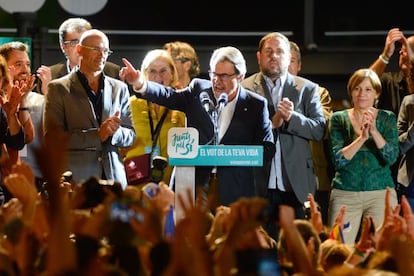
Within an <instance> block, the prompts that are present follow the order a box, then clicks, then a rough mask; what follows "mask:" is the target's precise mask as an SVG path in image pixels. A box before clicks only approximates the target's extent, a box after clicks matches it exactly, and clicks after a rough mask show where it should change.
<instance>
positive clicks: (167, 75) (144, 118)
mask: <svg viewBox="0 0 414 276" xmlns="http://www.w3.org/2000/svg"><path fill="white" fill-rule="evenodd" d="M141 72H142V74H143V78H144V79H145V80H149V81H154V82H157V83H160V84H162V85H165V86H171V87H176V85H177V84H178V74H177V70H176V68H175V65H174V60H173V59H172V58H171V55H170V54H169V53H168V52H167V51H165V50H162V49H154V50H151V51H149V52H148V53H147V54H146V56H145V57H144V60H143V61H142V64H141ZM130 106H131V112H132V120H133V124H134V128H135V132H136V133H137V137H136V139H135V142H134V144H133V145H132V146H131V147H129V148H128V149H127V150H126V151H125V158H130V157H133V156H139V155H142V154H145V153H150V152H151V151H152V157H155V156H162V157H165V158H168V156H167V138H168V136H167V134H168V130H169V129H170V128H172V127H183V126H185V115H184V113H183V112H180V111H176V110H168V109H167V108H165V107H163V106H160V105H158V104H155V103H151V102H149V101H147V100H145V99H142V98H138V97H136V96H135V95H134V96H131V97H130ZM164 113H166V116H165V118H164V120H163V121H162V122H161V123H160V121H161V118H162V117H163V114H164ZM159 124H160V128H159V129H160V130H159V135H158V137H156V136H157V135H154V131H155V130H156V129H157V126H158V125H159ZM153 139H155V140H156V141H155V143H154V147H153ZM171 173H172V167H171V166H167V167H166V168H165V170H164V173H163V175H162V176H160V177H162V179H161V180H162V181H164V182H165V183H167V184H168V183H169V182H170V178H171Z"/></svg>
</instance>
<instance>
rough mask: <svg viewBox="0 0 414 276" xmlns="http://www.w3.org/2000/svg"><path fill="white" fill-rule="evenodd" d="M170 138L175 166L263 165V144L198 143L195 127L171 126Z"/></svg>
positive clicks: (169, 148) (169, 149) (171, 162)
mask: <svg viewBox="0 0 414 276" xmlns="http://www.w3.org/2000/svg"><path fill="white" fill-rule="evenodd" d="M168 138H169V140H168V157H169V164H170V165H173V166H249V167H260V166H263V146H245V145H242V146H234V145H214V146H213V145H198V131H197V129H195V128H171V129H170V130H169V132H168Z"/></svg>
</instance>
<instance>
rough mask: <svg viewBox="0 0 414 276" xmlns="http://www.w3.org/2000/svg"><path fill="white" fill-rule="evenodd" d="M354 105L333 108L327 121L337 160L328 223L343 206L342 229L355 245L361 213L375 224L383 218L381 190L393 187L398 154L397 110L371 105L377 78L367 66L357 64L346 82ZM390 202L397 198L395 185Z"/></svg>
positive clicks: (376, 92)
mask: <svg viewBox="0 0 414 276" xmlns="http://www.w3.org/2000/svg"><path fill="white" fill-rule="evenodd" d="M347 90H348V95H349V97H350V99H351V103H352V108H349V109H346V110H341V111H336V112H335V113H334V114H333V115H332V117H331V120H330V122H329V140H330V144H331V155H332V160H333V162H334V165H335V177H334V179H333V180H332V192H331V198H330V204H329V225H331V226H332V225H333V223H334V220H335V217H336V215H337V213H338V212H339V209H340V208H341V206H346V214H345V220H344V221H345V223H348V222H349V226H347V227H346V228H344V230H343V234H344V239H345V242H346V243H347V244H350V245H353V244H354V243H355V239H356V238H357V234H358V230H359V228H360V222H361V219H362V218H363V217H366V216H371V217H372V218H373V219H374V224H375V225H376V226H379V225H381V224H382V221H383V218H384V207H385V192H386V189H387V187H392V188H394V182H393V179H392V176H391V170H390V166H391V165H392V164H393V163H394V162H395V161H396V160H397V156H398V154H399V147H398V130H397V119H396V115H395V114H394V113H393V112H391V111H388V110H382V109H377V108H375V107H374V106H375V105H376V103H377V101H378V97H379V96H380V94H381V82H380V80H379V78H378V76H377V74H376V73H375V72H374V71H372V70H370V69H359V70H357V71H355V72H354V73H353V75H352V76H351V77H350V79H349V81H348V85H347ZM392 193H393V195H392V198H393V204H394V205H396V204H397V196H396V193H395V189H393V191H392Z"/></svg>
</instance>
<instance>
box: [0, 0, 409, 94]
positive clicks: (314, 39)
mask: <svg viewBox="0 0 414 276" xmlns="http://www.w3.org/2000/svg"><path fill="white" fill-rule="evenodd" d="M90 1H93V0H90ZM391 4H393V3H388V4H387V5H384V4H382V3H380V2H377V1H355V0H349V1H332V0H331V1H327V0H290V1H252V2H250V3H247V4H246V3H242V2H241V1H216V0H213V1H191V2H190V1H167V2H159V1H146V2H143V1H126V0H124V1H122V0H118V1H116V0H108V3H107V4H106V6H105V7H104V8H103V9H102V10H101V11H100V12H98V13H96V14H94V15H89V16H82V17H84V18H86V19H87V20H89V21H90V22H91V23H92V25H93V26H94V27H95V28H99V29H101V30H103V31H105V32H106V33H107V34H108V36H109V38H110V43H111V48H112V49H113V50H114V54H113V55H112V56H111V57H110V58H109V59H110V60H111V61H113V62H115V63H118V64H120V63H121V60H120V59H121V57H127V58H128V59H130V60H131V61H132V62H133V63H134V64H135V66H136V67H139V66H140V64H141V60H142V58H143V56H144V55H145V53H146V52H147V51H148V50H150V49H153V48H160V47H162V45H163V44H164V43H165V42H168V41H171V40H184V41H187V42H189V43H191V44H192V45H193V46H194V48H195V49H196V51H197V53H198V55H199V59H200V63H201V67H202V77H205V76H206V72H207V71H208V61H209V57H210V54H211V52H212V51H213V50H214V49H215V48H217V47H220V46H227V45H232V46H236V47H238V48H239V49H240V50H241V51H242V52H243V54H244V55H245V58H246V60H247V66H248V75H249V74H251V73H254V72H256V71H257V63H256V58H255V51H256V48H257V44H258V42H259V40H260V38H261V36H262V35H264V34H265V33H267V32H272V31H280V32H283V33H285V34H286V35H287V36H288V38H289V39H291V40H293V41H295V42H297V43H298V44H299V45H300V46H301V48H302V59H303V60H302V63H303V64H302V75H303V76H305V77H308V78H310V79H312V80H314V81H316V82H319V83H320V84H321V85H324V86H325V87H327V88H328V90H329V91H330V93H331V95H332V97H333V98H335V99H338V100H340V99H343V98H346V92H345V87H346V81H347V79H348V77H349V75H350V74H351V73H352V72H353V71H354V70H356V69H358V68H360V67H368V66H369V65H370V64H371V63H372V62H373V61H374V60H375V59H376V58H377V57H378V55H379V54H380V53H381V51H382V48H383V46H384V43H385V37H386V33H387V31H388V30H389V29H390V28H393V27H399V28H400V29H402V30H404V31H405V32H406V34H413V33H414V31H412V30H414V28H413V24H414V23H413V22H414V21H413V19H412V16H411V14H410V11H411V8H410V7H409V5H408V4H404V3H399V2H398V3H397V2H395V5H394V7H389V6H390V5H391ZM397 4H398V5H397ZM404 5H407V6H406V7H405V6H404ZM136 6H138V8H137V7H136ZM30 16H32V17H31V18H30V19H26V21H25V26H23V27H22V24H21V23H22V21H21V20H20V21H19V20H18V19H16V15H13V14H8V13H7V12H5V11H3V10H0V29H2V28H3V29H2V33H0V36H25V37H31V38H32V39H33V48H32V51H33V56H32V63H33V69H35V68H37V67H38V66H39V65H40V64H46V65H50V64H53V63H55V62H58V61H60V60H62V58H63V55H62V54H61V52H60V50H59V47H58V37H57V28H58V27H59V25H60V24H61V23H62V22H63V21H64V20H65V19H66V18H68V17H75V16H78V15H73V14H69V13H67V12H66V11H64V10H63V9H62V7H61V6H60V5H59V3H58V2H57V1H56V0H46V2H45V4H44V5H43V6H42V8H41V9H40V10H39V11H38V12H37V13H35V14H32V15H30ZM19 22H20V24H19ZM397 56H398V54H395V55H394V57H393V58H392V59H391V61H390V65H389V66H388V69H397V68H398V67H397V66H398V64H397V63H398V59H397Z"/></svg>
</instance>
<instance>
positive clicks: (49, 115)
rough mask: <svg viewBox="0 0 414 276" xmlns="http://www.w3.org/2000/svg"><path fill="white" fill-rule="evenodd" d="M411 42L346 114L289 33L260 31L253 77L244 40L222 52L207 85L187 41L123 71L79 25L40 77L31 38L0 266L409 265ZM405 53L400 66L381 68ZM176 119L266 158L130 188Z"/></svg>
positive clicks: (11, 99)
mask: <svg viewBox="0 0 414 276" xmlns="http://www.w3.org/2000/svg"><path fill="white" fill-rule="evenodd" d="M412 41H414V40H413V38H412V37H406V36H405V34H404V33H403V31H401V30H399V29H398V28H393V29H391V30H390V31H389V32H388V34H387V37H386V41H385V46H384V50H383V52H382V53H381V55H379V57H378V59H377V60H376V61H374V62H373V64H371V65H370V66H369V67H368V66H367V67H364V68H360V69H358V70H355V72H351V73H350V77H349V80H348V83H347V84H346V87H347V92H348V97H349V101H350V103H351V106H350V107H349V108H344V109H342V110H333V109H332V104H331V101H332V99H331V97H330V94H329V92H328V90H327V89H326V88H324V87H322V86H320V85H319V84H318V83H316V82H313V81H312V80H310V79H307V78H305V77H302V76H299V73H300V70H301V52H300V47H299V46H298V45H297V44H296V43H294V42H293V41H289V39H288V38H287V37H286V36H285V35H283V34H282V33H279V32H271V33H268V34H266V35H264V36H263V37H262V38H261V40H260V41H259V43H258V48H257V52H256V57H257V63H258V68H259V71H258V72H255V73H251V74H249V72H247V70H246V68H247V67H246V61H245V58H244V56H243V53H242V52H241V51H240V50H239V49H238V48H236V47H233V46H224V47H219V48H217V49H215V50H214V51H213V52H212V55H211V57H210V61H209V70H208V72H209V79H202V78H200V77H199V74H200V64H199V61H198V57H197V52H196V50H195V49H194V48H193V47H192V45H190V44H188V43H186V42H184V41H171V42H167V43H165V44H164V45H161V47H160V48H157V49H152V50H150V51H148V53H147V55H146V56H145V58H144V59H143V61H142V62H141V67H140V69H136V68H135V66H134V64H135V63H136V62H137V61H130V60H128V59H127V58H123V59H122V61H121V64H119V65H117V64H115V63H111V62H109V61H108V57H109V56H110V54H111V53H112V51H111V49H110V41H109V38H108V37H107V35H106V34H105V33H104V32H102V31H100V30H98V29H94V28H93V27H92V25H91V24H90V23H89V22H88V21H86V20H85V19H83V18H69V19H67V20H65V21H64V22H63V23H62V24H61V26H60V28H59V45H60V48H61V50H62V53H63V54H64V55H65V57H66V60H65V61H63V62H61V63H59V64H55V65H51V66H47V65H42V66H41V67H40V68H38V69H37V70H35V73H34V74H32V73H31V68H30V67H31V62H30V59H29V55H28V53H29V50H28V48H27V45H25V44H24V43H21V42H18V41H13V42H9V43H6V44H4V45H0V87H1V95H0V106H1V109H0V111H1V113H0V143H1V155H0V167H1V185H0V187H1V188H2V190H1V191H2V202H1V212H0V226H1V227H0V231H1V235H0V236H1V239H0V259H1V261H0V272H1V274H2V275H45V274H47V275H154V276H155V275H372V274H371V273H378V275H411V274H413V273H414V262H413V259H414V255H413V252H414V214H413V210H414V208H413V207H414V204H413V202H414V201H413V198H414V159H413V158H414V154H413V152H412V151H413V148H414V147H413V145H414V142H413V141H414V139H413V138H412V135H414V134H412V132H413V131H414V130H413V122H414V117H413V115H412V114H414V113H413V111H411V109H412V107H413V106H414V105H413V104H412V102H413V101H414V98H413V95H412V93H413V92H414V66H413V65H414V44H413V43H412ZM398 46H401V48H400V50H399V54H400V59H399V65H400V69H401V71H400V72H398V73H391V72H385V68H386V65H387V64H388V63H389V60H390V58H391V56H392V55H393V54H394V52H395V51H396V49H397V48H398ZM33 71H34V70H33ZM36 77H37V79H38V82H36V81H35V80H36ZM174 127H191V128H195V129H197V131H198V133H199V139H198V143H199V145H216V146H217V145H246V146H251V145H253V146H261V147H262V148H263V165H262V166H259V167H253V166H252V167H251V166H195V179H194V183H195V186H194V191H191V190H188V191H186V192H185V193H179V194H178V193H176V192H175V189H174V188H175V186H174V184H175V183H174V182H175V181H176V179H175V170H176V168H174V167H173V166H170V165H168V164H167V163H165V166H163V167H162V169H161V170H162V172H161V174H160V175H158V174H157V178H154V177H149V178H145V179H144V178H142V181H140V182H139V183H135V182H131V181H132V180H131V179H130V178H129V177H130V175H129V174H128V172H129V171H128V170H127V169H126V166H127V164H128V166H129V165H130V163H127V162H126V161H128V160H135V159H134V158H135V157H140V156H142V155H146V156H148V162H149V164H147V166H149V168H151V166H154V164H155V162H159V160H164V162H168V153H167V145H168V144H167V135H168V131H169V130H170V129H171V128H174ZM132 165H134V164H132ZM157 173H158V172H157ZM212 180H217V181H212ZM178 205H179V206H180V208H181V209H182V210H181V211H182V213H183V214H184V215H183V217H180V218H179V219H178V218H176V217H174V210H175V208H176V206H178ZM387 273H388V274H387ZM375 275H376V274H375Z"/></svg>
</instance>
